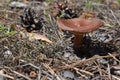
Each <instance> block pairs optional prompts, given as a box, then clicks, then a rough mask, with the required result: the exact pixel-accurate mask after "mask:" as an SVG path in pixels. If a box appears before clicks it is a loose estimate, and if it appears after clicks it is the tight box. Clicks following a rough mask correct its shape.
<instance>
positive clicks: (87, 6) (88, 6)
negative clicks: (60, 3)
mask: <svg viewBox="0 0 120 80" xmlns="http://www.w3.org/2000/svg"><path fill="white" fill-rule="evenodd" d="M92 4H93V2H92V1H88V2H86V3H85V7H86V8H87V10H88V11H89V10H90V9H91V6H92Z"/></svg>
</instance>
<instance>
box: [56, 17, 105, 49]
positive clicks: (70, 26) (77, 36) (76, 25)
mask: <svg viewBox="0 0 120 80" xmlns="http://www.w3.org/2000/svg"><path fill="white" fill-rule="evenodd" d="M57 24H58V27H59V28H60V29H62V30H67V31H70V32H72V33H73V34H74V42H73V43H74V45H73V48H74V49H78V48H80V47H81V45H82V43H83V38H84V34H86V33H90V32H92V31H94V30H96V29H98V28H99V27H100V26H102V25H103V23H102V22H101V21H100V20H87V19H83V18H74V19H58V20H57Z"/></svg>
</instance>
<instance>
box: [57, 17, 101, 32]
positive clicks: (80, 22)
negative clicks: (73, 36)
mask: <svg viewBox="0 0 120 80" xmlns="http://www.w3.org/2000/svg"><path fill="white" fill-rule="evenodd" d="M57 24H58V27H59V28H60V29H62V30H68V31H71V32H79V33H89V32H92V31H94V30H96V29H98V28H99V27H100V26H102V25H103V23H102V22H101V21H100V20H87V19H83V18H73V19H58V20H57Z"/></svg>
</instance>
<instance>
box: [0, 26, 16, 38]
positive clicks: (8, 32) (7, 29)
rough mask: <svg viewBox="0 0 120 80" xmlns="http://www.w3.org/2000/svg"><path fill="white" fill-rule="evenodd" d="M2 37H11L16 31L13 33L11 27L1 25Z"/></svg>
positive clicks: (0, 35)
mask: <svg viewBox="0 0 120 80" xmlns="http://www.w3.org/2000/svg"><path fill="white" fill-rule="evenodd" d="M0 33H1V34H0V37H4V36H9V35H13V34H15V33H16V31H13V30H11V27H10V26H7V27H5V26H3V25H0Z"/></svg>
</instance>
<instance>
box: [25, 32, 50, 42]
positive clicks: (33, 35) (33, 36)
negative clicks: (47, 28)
mask: <svg viewBox="0 0 120 80" xmlns="http://www.w3.org/2000/svg"><path fill="white" fill-rule="evenodd" d="M27 36H28V37H29V40H30V41H34V40H43V41H46V42H48V43H52V41H50V40H49V39H48V38H47V37H46V36H44V35H41V34H38V33H27Z"/></svg>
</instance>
